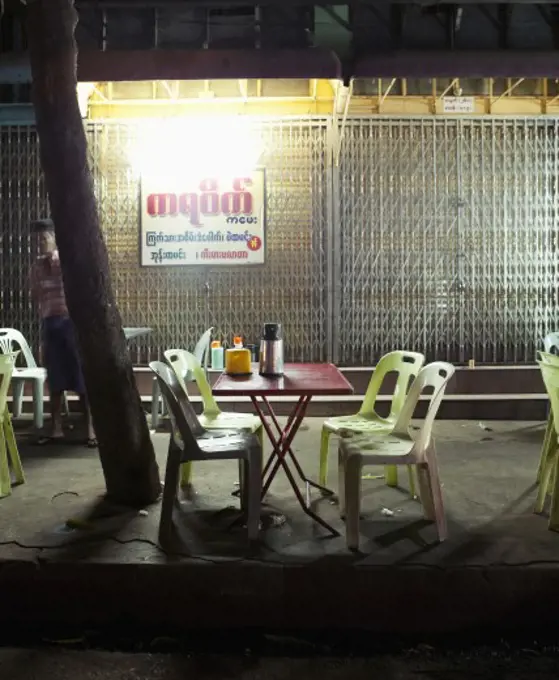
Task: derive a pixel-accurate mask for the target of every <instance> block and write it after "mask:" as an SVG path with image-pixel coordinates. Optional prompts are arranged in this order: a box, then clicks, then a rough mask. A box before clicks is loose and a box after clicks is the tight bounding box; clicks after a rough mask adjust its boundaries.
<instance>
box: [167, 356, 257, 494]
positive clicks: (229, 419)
mask: <svg viewBox="0 0 559 680" xmlns="http://www.w3.org/2000/svg"><path fill="white" fill-rule="evenodd" d="M164 356H165V359H166V360H167V363H168V364H169V365H170V366H171V368H172V369H173V371H174V373H175V375H176V376H177V379H178V381H179V383H180V386H181V387H182V389H183V390H184V391H185V392H186V394H188V389H187V386H186V383H187V381H188V380H189V379H191V378H190V376H192V378H193V379H194V381H195V382H196V385H197V386H198V390H199V392H200V395H201V397H202V402H203V410H202V415H200V416H199V417H198V420H199V421H200V424H201V425H202V427H204V428H205V429H206V430H243V431H245V432H251V433H254V434H256V436H257V437H258V439H259V440H260V445H261V446H262V445H263V433H264V429H263V426H262V421H261V420H260V418H259V417H258V416H255V415H252V414H251V413H234V412H227V411H222V410H221V409H220V408H219V406H218V405H217V403H216V401H215V399H214V396H213V394H212V388H211V385H210V384H209V382H208V379H207V378H206V373H205V371H204V369H203V368H202V365H201V364H200V362H199V361H198V359H197V358H196V357H195V356H194V355H193V354H191V353H190V352H187V351H186V350H184V349H169V350H167V351H166V352H164ZM191 478H192V463H190V462H188V463H183V465H182V468H181V486H182V487H185V486H189V485H190V482H191Z"/></svg>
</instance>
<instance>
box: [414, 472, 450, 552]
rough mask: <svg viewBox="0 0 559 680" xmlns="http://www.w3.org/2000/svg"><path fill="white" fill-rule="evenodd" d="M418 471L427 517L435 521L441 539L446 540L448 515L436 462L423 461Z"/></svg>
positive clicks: (422, 500) (422, 502)
mask: <svg viewBox="0 0 559 680" xmlns="http://www.w3.org/2000/svg"><path fill="white" fill-rule="evenodd" d="M417 473H418V477H419V488H420V495H421V504H422V505H423V511H424V513H425V517H426V519H428V520H431V521H433V522H435V524H436V526H437V534H438V536H439V541H444V540H445V539H446V537H447V527H446V516H445V512H444V504H443V495H442V489H441V484H440V480H439V471H438V468H437V464H436V462H435V461H433V460H431V461H429V462H428V463H421V464H420V465H418V466H417Z"/></svg>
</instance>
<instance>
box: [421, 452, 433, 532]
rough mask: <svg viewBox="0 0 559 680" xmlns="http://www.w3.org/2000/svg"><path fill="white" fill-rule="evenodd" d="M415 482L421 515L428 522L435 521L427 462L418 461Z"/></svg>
mask: <svg viewBox="0 0 559 680" xmlns="http://www.w3.org/2000/svg"><path fill="white" fill-rule="evenodd" d="M416 469H417V482H418V485H419V500H420V501H421V505H422V507H423V515H424V517H425V519H428V520H429V521H430V522H434V521H435V504H434V502H433V493H432V491H431V480H430V479H429V470H428V465H427V463H420V464H419V465H418V466H417V468H416Z"/></svg>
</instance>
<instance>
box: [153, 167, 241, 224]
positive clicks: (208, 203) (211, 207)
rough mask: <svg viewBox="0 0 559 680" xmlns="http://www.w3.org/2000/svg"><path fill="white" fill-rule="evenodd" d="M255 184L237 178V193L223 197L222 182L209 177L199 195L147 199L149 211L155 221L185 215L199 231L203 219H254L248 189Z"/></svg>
mask: <svg viewBox="0 0 559 680" xmlns="http://www.w3.org/2000/svg"><path fill="white" fill-rule="evenodd" d="M252 184H253V182H252V179H251V178H250V177H236V178H235V179H234V180H233V191H226V192H224V193H220V192H219V183H218V180H217V179H214V178H211V177H209V178H205V179H203V180H202V181H201V182H200V184H199V193H198V192H190V193H183V194H165V193H160V194H150V195H149V196H148V197H147V201H146V210H147V213H148V215H150V216H151V217H164V216H168V215H170V216H174V215H178V214H181V215H185V216H186V217H188V219H189V220H190V223H191V224H192V225H193V226H195V227H200V226H201V225H202V222H201V221H200V217H201V215H205V216H211V217H215V216H217V215H219V214H223V215H225V216H230V215H241V214H242V215H251V214H252V211H253V199H252V194H251V193H250V191H247V190H246V189H247V187H250V186H252Z"/></svg>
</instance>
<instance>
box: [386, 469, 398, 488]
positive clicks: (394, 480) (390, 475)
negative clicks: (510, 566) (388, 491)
mask: <svg viewBox="0 0 559 680" xmlns="http://www.w3.org/2000/svg"><path fill="white" fill-rule="evenodd" d="M384 479H385V480H386V485H387V486H398V468H397V467H396V466H395V465H387V466H386V467H385V468H384Z"/></svg>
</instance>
